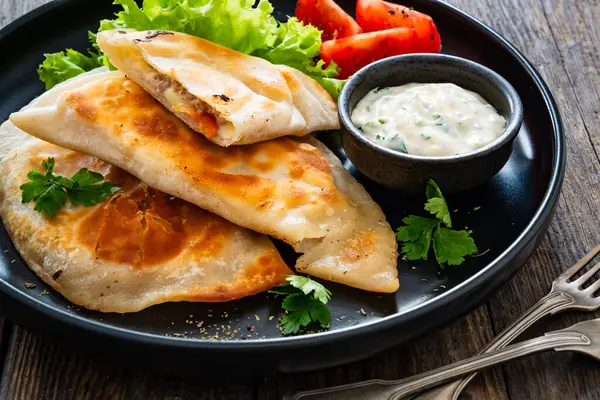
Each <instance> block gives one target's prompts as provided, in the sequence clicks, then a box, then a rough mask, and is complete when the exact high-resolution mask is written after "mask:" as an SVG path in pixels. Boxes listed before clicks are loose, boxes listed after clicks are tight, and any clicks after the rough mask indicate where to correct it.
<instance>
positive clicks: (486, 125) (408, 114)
mask: <svg viewBox="0 0 600 400" xmlns="http://www.w3.org/2000/svg"><path fill="white" fill-rule="evenodd" d="M352 122H353V123H354V125H355V126H357V127H358V128H360V129H361V130H362V131H363V132H364V133H365V135H367V136H368V137H369V138H371V139H373V140H375V141H377V142H378V143H379V144H381V145H383V146H385V147H389V148H390V149H394V150H398V151H401V152H404V153H408V154H417V155H422V156H451V155H455V154H464V153H470V152H472V151H474V150H476V149H478V148H480V147H483V146H485V145H486V144H488V143H491V142H493V141H494V140H496V139H497V138H498V137H499V136H500V135H502V133H503V132H504V127H505V125H506V120H505V119H504V117H503V116H501V115H500V114H498V112H497V111H496V109H495V108H494V107H492V106H491V105H490V104H489V103H488V102H487V101H485V99H484V98H483V97H481V96H480V95H479V94H477V93H473V92H471V91H468V90H465V89H463V88H461V87H460V86H456V85H455V84H453V83H409V84H407V85H403V86H397V87H389V88H384V89H374V90H372V91H370V92H369V93H368V94H367V95H366V96H365V97H364V98H363V99H362V100H361V101H360V102H359V103H358V104H357V105H356V108H355V109H354V111H353V112H352Z"/></svg>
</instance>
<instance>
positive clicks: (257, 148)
mask: <svg viewBox="0 0 600 400" xmlns="http://www.w3.org/2000/svg"><path fill="white" fill-rule="evenodd" d="M76 79H77V78H76ZM69 85H70V87H74V86H76V85H75V83H74V82H70V83H69ZM53 90H55V92H53V91H50V92H47V93H46V94H45V95H43V96H42V97H41V98H40V99H39V100H37V102H38V103H37V104H34V105H32V107H30V108H27V109H25V110H23V111H22V112H20V113H16V114H13V115H12V116H11V120H12V121H14V122H15V123H16V124H17V125H19V126H20V127H21V128H22V129H24V130H26V131H27V132H29V133H31V134H33V135H35V136H37V137H40V138H42V139H44V140H48V141H51V142H53V143H55V144H57V145H61V146H64V147H69V148H71V149H73V150H76V151H81V152H84V153H88V154H92V155H94V156H97V157H99V158H101V159H103V160H106V161H107V162H109V163H111V164H114V165H117V166H119V167H121V168H123V169H125V170H127V171H129V172H130V173H132V174H134V175H136V176H137V177H138V178H140V179H141V180H142V181H143V182H145V183H147V184H148V185H149V186H151V187H154V188H156V189H158V190H161V191H163V192H165V193H169V194H170V195H172V196H175V197H179V198H182V199H184V200H186V201H188V202H190V203H192V204H195V205H197V206H199V207H202V208H204V209H206V210H209V211H211V212H213V213H215V214H217V215H220V216H222V217H224V218H226V219H228V220H230V221H232V222H234V223H236V224H238V225H241V226H244V227H247V228H249V229H253V230H255V231H257V232H261V233H265V234H269V235H272V236H274V237H277V238H279V239H281V240H283V241H285V242H287V243H289V244H291V245H292V246H294V248H295V249H296V250H297V251H299V252H302V253H304V255H303V256H302V257H300V259H299V260H298V262H297V268H299V269H301V270H302V271H303V272H306V273H309V274H313V275H316V276H320V277H323V278H326V279H331V280H334V281H337V282H341V283H345V284H348V285H351V286H354V287H358V288H361V289H365V290H371V291H378V292H393V291H395V290H396V289H397V288H398V278H397V270H396V256H397V243H396V240H395V235H394V233H393V231H392V230H391V228H390V226H389V224H388V223H387V221H386V219H385V215H384V214H383V212H382V211H381V209H380V208H379V206H378V205H377V204H376V203H375V202H374V201H373V200H372V199H371V197H370V196H369V194H368V193H367V192H366V191H365V190H364V188H363V187H362V186H361V185H360V184H359V183H358V182H356V180H355V179H354V178H352V177H351V176H350V175H349V173H348V171H346V170H345V169H344V167H343V166H342V165H341V163H340V161H339V160H338V159H337V158H336V157H335V155H333V154H332V153H331V152H330V151H329V150H328V149H327V148H326V147H325V146H323V145H322V144H321V143H320V142H318V141H317V140H315V139H310V137H307V138H306V140H305V141H298V140H293V139H289V138H279V139H274V140H270V141H268V142H261V143H256V144H253V145H247V146H235V147H229V148H223V147H220V146H217V145H215V144H213V143H211V142H209V141H208V140H206V139H205V138H203V137H202V136H200V135H197V134H195V133H194V132H193V131H192V130H190V129H189V128H188V127H187V126H186V125H185V124H183V123H182V122H181V121H180V120H179V119H178V118H177V117H175V116H174V115H173V114H171V113H169V112H168V111H167V110H166V109H165V108H163V107H162V106H161V105H160V104H159V103H158V102H157V101H156V100H154V99H153V98H152V96H150V95H149V94H147V93H146V92H145V91H144V90H143V89H142V88H141V87H139V86H138V85H136V84H135V83H133V82H132V81H130V80H128V79H127V78H125V77H124V76H123V75H122V74H120V73H118V72H114V73H106V74H103V75H100V76H97V78H96V79H95V80H89V79H86V80H85V81H84V82H83V84H82V85H81V86H80V87H78V88H73V89H72V90H65V91H64V93H63V94H62V95H58V96H57V93H56V92H58V91H60V90H61V89H60V88H58V89H53ZM65 98H69V99H70V101H71V103H69V102H68V101H65V100H64V99H65ZM88 109H91V110H94V111H93V112H94V114H95V115H96V117H95V120H94V121H93V122H90V121H89V120H87V119H86V115H87V114H88V113H87V112H84V115H80V112H81V111H80V110H88ZM55 126H61V127H68V129H64V130H61V131H60V134H58V131H57V129H55V128H54V127H55ZM369 235H372V236H373V237H374V238H375V239H374V240H368V237H369ZM354 243H358V244H361V243H371V244H372V243H374V244H373V245H369V246H367V245H366V244H365V246H363V247H361V248H358V250H357V251H355V254H358V255H359V256H358V257H349V256H348V254H347V251H346V250H345V246H346V247H347V246H350V247H351V248H355V247H357V245H354Z"/></svg>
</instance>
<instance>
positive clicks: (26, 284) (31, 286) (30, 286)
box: [25, 282, 35, 289]
mask: <svg viewBox="0 0 600 400" xmlns="http://www.w3.org/2000/svg"><path fill="white" fill-rule="evenodd" d="M25 287H26V288H27V289H35V283H31V282H25Z"/></svg>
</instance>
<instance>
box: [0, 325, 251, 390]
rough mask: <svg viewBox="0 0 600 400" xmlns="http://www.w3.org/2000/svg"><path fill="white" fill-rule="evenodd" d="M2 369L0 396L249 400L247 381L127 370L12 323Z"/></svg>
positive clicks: (249, 383)
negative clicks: (5, 358)
mask: <svg viewBox="0 0 600 400" xmlns="http://www.w3.org/2000/svg"><path fill="white" fill-rule="evenodd" d="M5 368H6V369H5V372H4V373H3V376H2V382H1V384H0V398H2V399H24V400H31V399H44V400H51V399H56V400H69V399H74V400H75V399H76V400H80V399H90V400H94V399H107V400H108V399H143V400H146V399H173V400H174V399H180V400H188V399H189V400H192V399H194V400H196V399H198V400H220V399H239V400H250V399H252V398H253V397H254V394H253V385H252V383H251V382H250V381H239V380H236V382H224V383H213V382H210V381H203V380H202V379H201V378H200V377H197V376H196V377H183V376H170V375H166V374H155V373H154V374H151V373H145V372H137V371H131V370H126V369H124V368H121V367H119V366H118V365H106V364H103V363H101V362H99V361H96V360H95V359H92V358H90V357H88V356H84V355H80V354H77V353H74V352H72V351H70V350H68V349H66V348H64V347H62V346H60V345H57V344H55V343H52V342H50V341H48V340H46V339H44V338H42V337H41V336H39V335H37V334H33V333H30V332H28V331H26V330H25V329H23V328H20V327H15V329H14V332H13V334H12V336H11V340H10V346H9V351H8V354H7V362H6V367H5Z"/></svg>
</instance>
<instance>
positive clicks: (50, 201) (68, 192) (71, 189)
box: [19, 157, 120, 217]
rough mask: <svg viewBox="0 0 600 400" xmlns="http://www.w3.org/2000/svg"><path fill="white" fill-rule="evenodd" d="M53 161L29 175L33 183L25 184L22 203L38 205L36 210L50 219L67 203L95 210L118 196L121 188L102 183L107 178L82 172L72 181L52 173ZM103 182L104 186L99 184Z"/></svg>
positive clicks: (85, 170) (47, 161) (22, 188)
mask: <svg viewBox="0 0 600 400" xmlns="http://www.w3.org/2000/svg"><path fill="white" fill-rule="evenodd" d="M54 165H55V163H54V158H52V157H50V158H48V159H47V160H42V168H43V169H44V171H45V172H41V171H40V170H38V169H37V168H36V169H34V170H33V171H30V172H29V173H28V174H27V179H29V181H30V182H27V183H24V184H22V185H21V186H20V187H19V189H21V191H22V193H21V202H22V203H29V202H31V201H35V207H34V210H36V211H39V212H42V213H44V214H46V215H47V216H49V217H53V216H55V215H56V214H57V213H58V211H59V210H60V209H61V208H62V206H63V205H64V204H65V202H66V201H67V196H68V198H69V199H70V200H71V203H73V204H76V205H78V204H81V205H84V206H93V205H96V204H98V203H101V202H103V201H104V200H106V198H107V197H109V196H112V195H114V194H115V193H117V192H118V191H119V190H120V188H119V187H117V186H115V185H113V184H112V183H110V182H102V181H103V180H104V177H103V176H102V174H99V173H97V172H92V171H89V170H88V169H87V168H81V169H80V170H79V171H77V173H76V174H75V175H73V176H72V177H71V178H67V177H65V176H62V175H58V174H55V173H53V170H54ZM100 182H102V183H100Z"/></svg>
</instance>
